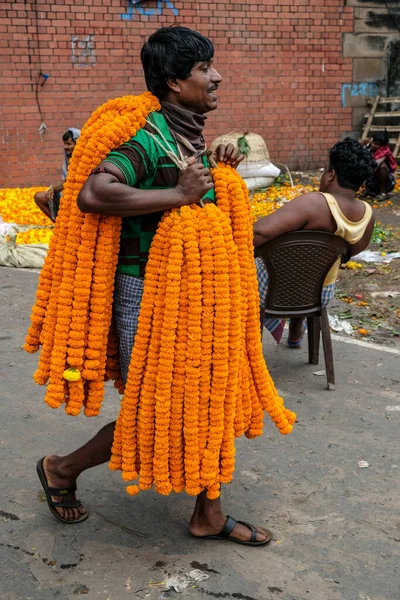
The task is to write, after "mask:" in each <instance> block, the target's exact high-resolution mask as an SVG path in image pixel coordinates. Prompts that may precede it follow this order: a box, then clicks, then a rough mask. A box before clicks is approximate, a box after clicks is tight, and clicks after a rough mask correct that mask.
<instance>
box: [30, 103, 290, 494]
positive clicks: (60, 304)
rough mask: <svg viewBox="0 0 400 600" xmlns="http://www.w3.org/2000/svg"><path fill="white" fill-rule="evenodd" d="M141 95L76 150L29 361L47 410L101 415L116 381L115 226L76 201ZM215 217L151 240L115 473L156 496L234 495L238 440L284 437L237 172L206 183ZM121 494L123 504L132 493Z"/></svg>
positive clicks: (132, 128)
mask: <svg viewBox="0 0 400 600" xmlns="http://www.w3.org/2000/svg"><path fill="white" fill-rule="evenodd" d="M157 109H159V104H158V102H157V100H156V99H155V98H154V97H153V96H151V94H149V93H145V94H143V95H142V96H138V97H131V96H128V97H124V98H120V99H117V100H111V101H109V102H107V103H106V104H105V105H103V106H102V107H100V108H99V109H98V110H97V111H96V112H95V113H94V114H93V115H92V117H91V119H90V120H89V121H88V123H87V124H86V125H85V127H84V128H83V130H82V133H81V136H80V138H79V141H78V143H77V146H76V148H75V150H74V154H73V156H72V159H71V164H70V169H69V172H68V177H67V182H66V184H65V187H64V192H63V197H62V202H61V207H60V211H59V215H58V217H57V221H56V225H55V230H54V236H53V239H52V241H51V243H50V249H49V253H48V257H47V259H46V262H45V265H44V268H43V271H42V273H41V277H40V281H39V287H38V292H37V297H36V303H35V306H34V307H33V311H32V313H33V314H32V317H31V319H32V325H31V327H30V330H29V332H28V336H27V340H26V344H25V348H26V350H28V351H29V352H35V351H37V350H38V349H39V346H40V345H41V346H42V350H41V354H40V361H39V368H38V370H37V371H36V373H35V375H34V378H35V381H36V382H37V383H40V384H42V385H44V384H46V383H48V385H47V392H46V396H45V400H46V402H47V403H48V404H49V405H50V406H51V407H53V408H57V407H59V406H60V405H61V404H62V403H65V410H66V412H67V413H68V414H70V415H77V414H78V413H79V412H80V410H81V408H82V406H83V407H84V412H85V414H86V415H88V416H93V415H97V414H98V413H99V410H100V405H101V402H102V399H103V394H104V389H103V388H104V380H105V379H107V378H111V379H115V380H117V381H116V384H117V385H118V387H119V389H121V390H122V387H123V384H122V381H121V378H120V370H119V361H118V344H117V340H116V337H115V334H114V330H113V328H112V326H111V313H112V301H113V289H114V276H115V271H116V264H117V258H118V250H119V236H120V225H121V219H119V218H116V217H100V216H99V215H94V214H83V213H81V212H80V210H79V209H78V207H77V204H76V198H77V195H78V193H79V190H80V188H81V187H82V185H83V183H84V182H85V180H86V178H87V177H88V175H89V174H90V172H91V170H92V168H93V167H95V166H97V164H98V163H99V162H100V161H101V160H102V159H103V158H105V156H106V155H107V154H108V152H109V151H110V150H111V149H112V148H115V147H117V146H118V145H120V144H121V143H123V142H124V141H127V140H128V139H129V138H130V137H131V136H132V135H134V134H135V133H136V132H137V131H138V129H139V128H140V127H143V125H144V123H145V119H146V117H147V116H148V114H149V113H150V112H151V111H152V110H157ZM213 177H214V183H215V192H216V198H217V205H214V204H206V206H205V207H204V208H200V207H198V206H197V205H192V206H185V207H183V208H181V209H174V210H172V211H169V212H168V213H166V214H165V215H164V217H163V219H162V220H161V222H160V224H159V227H158V230H157V232H156V234H155V236H154V238H153V242H152V245H151V248H150V253H149V259H148V263H147V267H146V277H145V282H144V292H143V299H142V303H141V309H140V315H139V323H138V329H137V333H136V336H135V342H134V347H133V351H132V357H131V363H130V367H129V373H128V379H127V383H126V386H125V390H124V397H123V399H122V404H121V411H120V415H119V417H118V420H117V425H116V429H115V435H114V444H113V448H112V457H111V462H110V468H112V469H120V470H122V475H123V478H124V480H126V481H134V480H135V479H137V478H138V479H139V487H140V488H141V489H149V488H151V487H152V486H153V484H154V485H155V488H156V490H157V491H158V492H159V493H161V494H169V493H170V492H171V491H172V490H174V491H176V492H178V491H183V490H185V491H186V492H187V493H189V494H191V495H197V494H198V493H200V492H201V491H202V490H204V489H207V495H208V497H209V498H217V497H218V496H219V494H220V485H221V483H228V482H229V481H231V479H232V476H233V471H234V464H235V460H234V455H235V446H234V439H235V437H238V436H241V435H242V434H245V435H246V436H247V437H249V438H253V437H256V436H258V435H261V434H262V428H263V414H264V410H266V411H267V412H268V413H269V415H270V417H271V419H272V420H273V421H274V422H275V424H276V426H277V427H278V428H279V430H280V432H281V433H290V431H291V430H292V426H293V423H294V421H295V418H296V415H295V414H294V413H292V412H291V411H289V410H288V409H286V408H285V407H284V405H283V400H282V398H280V397H279V395H278V393H277V391H276V389H275V386H274V384H273V382H272V379H271V377H270V375H269V373H268V370H267V367H266V365H265V361H264V358H263V354H262V346H261V336H260V324H259V301H258V292H257V278H256V271H255V265H254V259H253V245H252V218H251V209H250V202H249V198H248V193H247V189H246V186H245V184H244V182H243V181H242V179H241V178H240V177H239V175H238V174H237V173H236V171H235V170H234V169H232V168H230V167H228V166H226V165H223V164H220V166H219V168H216V169H214V170H213ZM139 487H138V486H137V485H129V486H128V488H127V491H128V493H130V494H132V495H134V494H136V493H138V491H139Z"/></svg>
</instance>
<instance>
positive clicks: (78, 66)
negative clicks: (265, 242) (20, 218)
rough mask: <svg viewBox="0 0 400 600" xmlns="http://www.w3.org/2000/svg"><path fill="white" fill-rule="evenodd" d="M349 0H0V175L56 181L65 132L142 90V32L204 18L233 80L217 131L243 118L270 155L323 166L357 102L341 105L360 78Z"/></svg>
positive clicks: (226, 83) (16, 180) (213, 123)
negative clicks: (352, 49) (351, 42)
mask: <svg viewBox="0 0 400 600" xmlns="http://www.w3.org/2000/svg"><path fill="white" fill-rule="evenodd" d="M344 4H345V2H344V0H278V1H276V0H263V1H260V2H259V3H253V2H247V3H245V2H244V0H227V1H226V2H221V3H216V2H208V1H206V0H204V1H200V2H190V1H186V0H185V1H182V0H176V1H174V2H173V3H172V2H158V3H157V2H156V1H154V0H145V1H144V2H142V3H141V4H140V5H139V11H138V9H137V8H133V13H132V14H131V17H132V18H131V19H127V18H126V17H128V16H129V14H128V0H63V1H62V2H61V1H60V0H59V1H58V2H50V1H49V0H36V2H29V1H25V2H23V1H21V2H18V1H17V2H2V3H1V4H0V48H1V50H0V54H1V57H2V58H1V65H0V70H1V72H0V77H1V79H0V81H1V84H2V87H1V91H0V95H1V98H0V140H1V142H2V153H1V154H2V158H1V161H0V186H1V187H8V186H23V185H26V186H27V185H38V184H43V185H47V184H49V183H52V182H54V181H57V180H58V179H59V178H60V176H61V159H62V142H61V135H62V133H63V132H64V131H65V130H66V129H68V127H81V126H82V125H83V123H84V122H85V120H86V119H87V118H88V116H89V115H90V113H91V112H92V111H93V110H94V109H95V108H96V106H97V105H99V104H101V103H103V102H104V101H105V100H107V99H108V98H110V97H115V96H118V95H123V94H132V93H134V94H135V93H139V92H141V91H143V90H144V82H143V77H142V72H141V65H140V60H139V52H140V48H141V46H142V43H143V41H144V40H145V38H146V37H147V36H148V35H149V34H150V33H151V32H152V31H154V30H155V29H157V28H158V27H159V26H161V25H165V24H172V23H176V24H181V25H187V26H188V27H192V28H195V29H197V30H199V31H200V32H201V33H203V34H205V35H207V36H209V37H210V38H211V39H212V40H213V42H214V44H215V65H216V67H217V69H218V70H219V71H220V73H221V74H222V75H223V77H224V80H223V84H222V86H221V90H220V104H219V108H218V110H217V111H216V112H215V113H214V114H212V115H210V117H209V119H208V121H207V127H206V138H207V140H208V141H211V140H212V139H213V138H214V137H216V136H217V135H219V134H221V133H227V132H229V131H231V130H233V129H244V130H251V131H254V132H256V133H260V134H261V135H262V136H263V137H264V139H265V140H266V142H267V145H268V147H269V150H270V153H271V157H272V160H277V161H281V162H285V163H287V164H289V165H290V166H291V167H292V168H300V167H301V168H311V167H315V166H321V165H322V164H323V163H324V160H325V154H326V150H327V148H328V147H329V146H330V145H332V144H333V143H334V142H335V141H336V140H337V139H339V138H340V136H341V134H342V133H343V132H345V131H349V130H351V109H349V108H346V109H343V108H341V84H342V82H346V81H351V79H352V73H351V69H352V62H351V59H343V57H342V34H343V33H344V32H350V31H352V30H353V14H352V9H351V8H346V7H344ZM173 8H174V9H175V12H178V13H179V14H177V15H176V14H175V15H174V14H173V13H174V11H173ZM151 10H153V14H152V15H149V14H143V13H148V12H151ZM158 12H161V14H157V13H158ZM140 13H141V14H140ZM121 15H125V20H123V19H122V18H121ZM36 17H37V18H36ZM72 36H77V37H78V42H77V44H76V43H75V46H77V45H78V46H79V44H81V45H82V42H83V45H84V46H86V47H85V48H81V47H77V48H75V49H74V55H73V52H72ZM88 36H92V38H90V37H88ZM88 41H89V42H90V43H91V44H92V46H93V48H92V49H91V50H90V49H89V46H90V43H88ZM40 71H42V72H43V73H48V74H49V78H48V80H47V81H46V82H45V84H44V85H43V86H42V87H39V93H38V96H39V101H40V105H41V108H42V112H43V115H44V120H45V123H46V125H47V128H48V130H47V133H46V134H45V135H44V136H43V141H41V139H40V136H39V134H38V127H39V125H40V123H41V117H40V115H39V111H38V107H37V104H36V101H35V82H36V79H37V75H38V73H39V72H40Z"/></svg>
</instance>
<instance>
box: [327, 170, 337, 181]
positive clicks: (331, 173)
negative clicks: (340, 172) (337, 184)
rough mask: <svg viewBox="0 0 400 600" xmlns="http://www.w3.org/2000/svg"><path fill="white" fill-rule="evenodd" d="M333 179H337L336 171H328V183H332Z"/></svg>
mask: <svg viewBox="0 0 400 600" xmlns="http://www.w3.org/2000/svg"><path fill="white" fill-rule="evenodd" d="M335 179H337V177H336V171H335V169H330V170H329V171H328V181H329V183H332V181H334V180H335Z"/></svg>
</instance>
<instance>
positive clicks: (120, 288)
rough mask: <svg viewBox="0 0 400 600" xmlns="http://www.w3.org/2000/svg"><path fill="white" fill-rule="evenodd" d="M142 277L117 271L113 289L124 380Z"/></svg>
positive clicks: (140, 292)
mask: <svg viewBox="0 0 400 600" xmlns="http://www.w3.org/2000/svg"><path fill="white" fill-rule="evenodd" d="M143 285H144V279H142V278H140V277H131V276H130V275H122V273H117V275H116V278H115V291H114V317H115V321H116V324H117V331H118V337H119V359H120V363H121V373H122V379H123V380H124V381H125V382H126V380H127V376H128V368H129V363H130V361H131V354H132V348H133V341H134V339H135V335H136V330H137V326H138V318H139V312H140V303H141V302H142V295H143Z"/></svg>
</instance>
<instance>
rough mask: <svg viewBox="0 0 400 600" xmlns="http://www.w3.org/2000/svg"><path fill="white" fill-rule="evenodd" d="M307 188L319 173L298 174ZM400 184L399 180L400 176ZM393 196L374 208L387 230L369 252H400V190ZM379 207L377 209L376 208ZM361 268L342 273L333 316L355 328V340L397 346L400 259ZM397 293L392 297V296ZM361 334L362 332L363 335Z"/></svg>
mask: <svg viewBox="0 0 400 600" xmlns="http://www.w3.org/2000/svg"><path fill="white" fill-rule="evenodd" d="M295 176H296V178H300V180H301V182H302V183H304V184H309V183H315V181H316V178H317V177H319V173H296V174H295ZM398 180H399V176H398ZM399 187H400V186H399V184H397V185H396V188H395V189H396V192H395V193H393V194H391V195H390V198H389V202H384V203H381V204H376V203H374V201H373V200H372V199H371V200H369V199H367V200H368V201H369V202H370V204H371V205H372V207H373V210H374V213H375V220H376V221H377V222H378V224H379V225H378V226H379V228H380V229H382V230H383V232H384V235H383V239H382V240H381V242H380V243H377V242H371V243H370V245H369V247H368V250H374V251H379V252H380V253H386V255H388V254H389V253H390V252H400V190H399V189H398V188H399ZM375 207H376V208H375ZM353 261H354V262H357V263H358V264H362V267H361V268H356V269H354V270H351V269H347V268H345V269H341V270H340V275H339V279H338V283H337V287H336V294H335V299H334V300H333V301H332V302H331V303H330V305H329V313H330V314H331V315H337V316H338V318H339V319H341V320H348V321H349V323H350V324H351V325H352V326H353V329H354V331H353V336H354V337H356V338H357V337H358V338H360V339H365V340H371V341H375V342H379V343H385V344H390V345H395V344H398V343H399V340H400V259H399V258H398V259H394V260H392V261H391V262H390V263H389V264H378V263H366V262H362V263H361V262H360V263H359V261H358V260H357V257H354V259H353ZM391 292H392V293H393V295H392V294H390V293H391ZM359 330H361V331H362V332H361V333H359Z"/></svg>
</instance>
